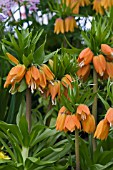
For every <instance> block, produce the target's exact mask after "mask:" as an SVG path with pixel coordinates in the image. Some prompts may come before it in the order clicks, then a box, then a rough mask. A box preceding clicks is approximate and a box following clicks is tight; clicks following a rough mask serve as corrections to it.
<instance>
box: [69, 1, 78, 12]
mask: <svg viewBox="0 0 113 170" xmlns="http://www.w3.org/2000/svg"><path fill="white" fill-rule="evenodd" d="M79 7H80V4H79V0H72V2H71V9H72V12H73V14H78V13H79Z"/></svg>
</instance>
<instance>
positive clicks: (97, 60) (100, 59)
mask: <svg viewBox="0 0 113 170" xmlns="http://www.w3.org/2000/svg"><path fill="white" fill-rule="evenodd" d="M93 65H94V68H95V70H96V72H97V73H98V74H99V75H100V76H103V75H104V72H105V70H106V60H105V57H104V56H103V55H102V54H100V55H98V56H94V57H93Z"/></svg>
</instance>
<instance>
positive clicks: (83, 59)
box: [77, 47, 94, 67]
mask: <svg viewBox="0 0 113 170" xmlns="http://www.w3.org/2000/svg"><path fill="white" fill-rule="evenodd" d="M93 56H94V54H93V52H92V51H91V50H90V48H89V47H87V48H85V49H84V50H82V51H81V53H80V54H79V56H78V59H77V61H78V62H79V66H80V67H83V66H84V65H87V64H90V63H91V61H92V59H93Z"/></svg>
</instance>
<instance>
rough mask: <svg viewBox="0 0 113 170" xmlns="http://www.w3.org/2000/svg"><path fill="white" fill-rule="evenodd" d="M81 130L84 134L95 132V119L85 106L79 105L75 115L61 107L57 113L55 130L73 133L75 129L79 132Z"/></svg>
mask: <svg viewBox="0 0 113 170" xmlns="http://www.w3.org/2000/svg"><path fill="white" fill-rule="evenodd" d="M81 128H82V129H83V131H84V132H86V133H92V132H94V130H95V119H94V116H93V115H92V114H91V113H90V110H89V108H88V107H87V105H84V104H80V105H79V106H78V107H77V110H76V113H75V114H72V113H71V112H70V111H68V110H67V109H66V107H64V106H63V107H62V108H61V109H60V110H59V113H58V117H57V120H56V130H60V131H65V132H67V131H70V132H73V131H74V130H75V129H79V130H81Z"/></svg>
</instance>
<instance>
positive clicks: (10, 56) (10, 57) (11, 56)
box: [6, 53, 19, 65]
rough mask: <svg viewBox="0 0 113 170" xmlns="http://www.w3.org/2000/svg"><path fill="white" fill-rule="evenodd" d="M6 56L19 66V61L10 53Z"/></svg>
mask: <svg viewBox="0 0 113 170" xmlns="http://www.w3.org/2000/svg"><path fill="white" fill-rule="evenodd" d="M6 55H7V56H8V58H9V59H10V60H11V61H12V62H13V63H14V64H16V65H17V64H19V61H18V60H17V59H16V58H15V57H14V56H13V55H12V54H10V53H6Z"/></svg>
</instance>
